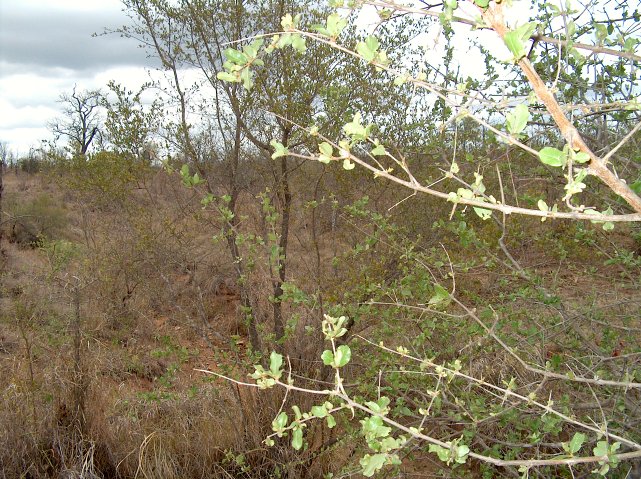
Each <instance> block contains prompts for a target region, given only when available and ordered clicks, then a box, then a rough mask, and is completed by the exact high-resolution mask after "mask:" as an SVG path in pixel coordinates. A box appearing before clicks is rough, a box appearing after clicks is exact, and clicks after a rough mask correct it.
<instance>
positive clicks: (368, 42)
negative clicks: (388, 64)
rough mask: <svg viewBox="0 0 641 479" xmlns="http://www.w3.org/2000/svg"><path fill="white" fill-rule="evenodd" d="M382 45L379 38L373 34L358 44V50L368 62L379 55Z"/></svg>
mask: <svg viewBox="0 0 641 479" xmlns="http://www.w3.org/2000/svg"><path fill="white" fill-rule="evenodd" d="M379 46H380V43H379V41H378V39H377V38H376V37H374V36H372V35H370V36H368V37H367V38H366V39H365V41H364V42H358V43H357V44H356V52H357V53H358V54H359V55H360V56H362V57H363V58H364V59H365V60H367V61H368V62H371V61H373V60H374V59H375V58H376V56H377V51H378V48H379Z"/></svg>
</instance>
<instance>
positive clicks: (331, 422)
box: [327, 415, 336, 429]
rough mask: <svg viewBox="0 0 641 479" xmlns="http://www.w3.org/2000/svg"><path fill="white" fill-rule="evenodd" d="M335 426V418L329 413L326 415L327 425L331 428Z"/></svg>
mask: <svg viewBox="0 0 641 479" xmlns="http://www.w3.org/2000/svg"><path fill="white" fill-rule="evenodd" d="M335 426H336V419H334V416H332V415H329V416H327V427H328V428H329V429H332V428H334V427H335Z"/></svg>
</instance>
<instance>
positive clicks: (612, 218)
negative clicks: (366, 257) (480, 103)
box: [294, 24, 641, 222]
mask: <svg viewBox="0 0 641 479" xmlns="http://www.w3.org/2000/svg"><path fill="white" fill-rule="evenodd" d="M294 31H295V32H296V33H299V34H301V35H304V36H306V37H309V38H311V39H313V40H315V41H319V42H321V43H325V44H327V45H329V46H331V47H333V48H336V49H338V50H340V51H342V52H344V53H346V54H348V55H351V56H353V57H356V58H359V59H361V60H363V61H366V59H365V58H363V57H362V56H361V55H359V54H358V53H356V52H355V51H352V50H350V49H348V48H346V47H343V46H341V45H338V44H337V43H336V42H334V41H332V40H330V39H328V38H325V37H323V36H322V35H318V34H315V33H310V32H305V31H302V30H294ZM506 32H507V29H506V27H505V24H503V35H505V33H506ZM497 33H498V32H497ZM522 62H526V63H527V65H529V68H528V69H527V72H529V73H530V74H531V75H532V80H531V81H534V82H535V83H532V86H533V88H534V89H535V91H536V92H537V94H538V93H539V92H541V95H543V97H539V98H540V99H541V101H542V102H543V103H544V104H545V105H546V107H547V108H548V111H549V112H550V114H551V115H552V117H553V119H554V120H555V123H556V124H557V126H558V127H559V129H560V130H561V133H562V134H563V136H564V137H565V138H566V139H567V140H568V143H570V144H571V145H573V146H578V147H579V148H580V149H581V150H583V151H585V152H586V153H588V155H590V158H591V159H592V161H591V163H590V165H589V169H590V172H591V173H592V174H593V175H594V176H597V177H598V178H600V179H601V180H602V181H603V182H604V183H606V184H607V185H608V186H609V187H610V188H611V189H612V190H613V191H614V192H615V193H617V194H618V195H619V196H621V197H622V198H624V199H625V200H626V201H627V202H628V204H630V205H631V206H632V207H633V208H634V209H635V210H636V213H632V214H622V215H601V214H591V213H580V212H578V211H574V212H553V211H542V210H535V209H530V208H521V207H515V206H510V205H503V204H500V203H486V202H483V201H480V200H476V199H467V198H459V199H458V200H457V204H463V205H469V206H473V207H479V208H485V209H488V210H495V211H500V212H502V213H505V214H522V215H528V216H538V217H542V218H562V219H572V220H589V221H598V222H636V221H641V198H639V197H638V196H637V195H636V193H635V192H634V191H632V190H631V189H630V187H629V186H628V185H627V184H626V183H625V182H624V181H623V180H621V179H619V178H618V177H617V176H616V175H615V174H614V173H612V172H611V171H610V170H609V169H608V168H607V166H605V165H604V164H603V160H601V159H599V158H598V157H597V156H596V155H595V154H594V153H593V152H592V151H591V150H590V149H589V148H588V147H587V145H585V142H583V140H582V139H581V136H580V134H579V133H578V131H577V130H576V128H575V127H574V125H572V124H571V123H570V121H569V120H568V119H567V117H566V116H565V114H564V113H563V111H562V110H561V107H560V106H559V104H558V102H557V101H556V99H555V98H554V96H553V95H552V93H551V92H550V91H549V89H548V88H547V87H546V86H545V84H544V82H543V80H542V79H541V78H540V77H539V76H538V74H537V73H536V72H535V71H534V68H533V67H532V65H531V63H530V62H529V60H527V58H526V59H523V60H521V62H519V64H521V63H522ZM373 64H374V66H376V67H377V68H380V69H382V70H385V71H386V72H388V73H390V74H394V75H397V76H398V75H400V72H397V71H395V70H394V69H392V68H389V67H388V66H387V65H383V64H380V63H373ZM528 78H529V77H528ZM408 82H411V83H412V84H414V85H416V86H419V87H422V88H425V89H427V90H428V91H430V92H431V93H433V94H435V95H437V96H438V97H439V98H441V99H442V100H444V101H445V102H446V103H447V104H448V105H450V106H452V107H454V108H459V107H460V105H458V104H457V103H455V102H454V101H453V100H452V99H451V98H449V97H448V96H447V95H445V94H443V93H441V92H440V91H439V90H438V89H437V88H436V87H435V86H434V85H432V84H430V83H428V82H426V81H422V80H417V79H413V78H409V79H408ZM461 95H463V94H461ZM548 104H549V105H551V106H548ZM550 108H551V109H550ZM461 114H462V115H467V116H469V117H470V118H472V119H473V120H474V121H476V122H477V123H478V124H480V125H482V126H484V127H486V128H488V129H489V130H490V131H492V132H493V133H495V134H496V135H498V136H500V137H501V138H503V139H504V140H505V141H506V142H507V143H509V144H513V145H515V146H518V147H519V148H521V149H523V150H525V151H527V152H529V153H531V154H533V155H535V156H537V157H538V152H537V151H536V150H534V149H533V148H531V147H529V146H527V145H525V144H524V143H521V142H520V141H519V140H517V139H516V138H514V137H513V136H511V135H509V134H507V133H505V132H502V131H501V130H499V129H497V128H496V127H494V126H492V125H491V124H490V123H489V122H487V121H485V120H483V119H482V118H478V117H477V116H475V115H473V114H471V113H470V112H469V111H467V110H465V111H464V112H462V113H461ZM559 122H560V123H559ZM319 136H320V135H319ZM323 139H324V140H325V141H327V142H328V143H330V144H332V145H333V146H334V147H335V148H338V145H336V144H335V143H333V142H331V141H330V140H329V139H327V138H323ZM294 156H298V157H300V158H305V159H315V158H314V157H311V156H305V155H294ZM349 158H350V159H351V160H352V161H354V162H355V163H358V164H360V165H361V166H363V167H365V168H367V169H369V170H370V171H372V172H373V173H374V174H375V176H377V177H378V176H380V177H383V178H386V179H389V180H391V181H394V182H395V183H397V184H399V185H402V186H405V187H407V188H410V189H412V190H414V191H417V192H422V193H426V194H430V195H432V196H436V197H438V198H442V199H446V200H447V199H449V193H443V192H441V191H438V190H434V189H432V188H429V187H425V186H423V185H420V184H418V183H417V182H416V181H407V180H403V179H401V178H398V177H397V176H395V175H392V174H391V173H389V172H388V171H387V170H384V169H383V168H377V167H375V166H372V165H371V164H369V163H368V162H366V161H364V160H362V159H360V158H358V157H356V156H355V155H353V154H351V153H350V155H349Z"/></svg>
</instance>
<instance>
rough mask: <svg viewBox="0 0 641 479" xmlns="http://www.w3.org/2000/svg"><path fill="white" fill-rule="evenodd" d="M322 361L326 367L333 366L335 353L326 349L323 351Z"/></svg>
mask: <svg viewBox="0 0 641 479" xmlns="http://www.w3.org/2000/svg"><path fill="white" fill-rule="evenodd" d="M321 359H322V360H323V364H324V365H325V366H332V365H333V364H334V353H333V352H332V351H330V350H329V349H326V350H325V351H323V354H321Z"/></svg>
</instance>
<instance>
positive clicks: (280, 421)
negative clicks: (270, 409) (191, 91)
mask: <svg viewBox="0 0 641 479" xmlns="http://www.w3.org/2000/svg"><path fill="white" fill-rule="evenodd" d="M288 420H289V418H288V417H287V413H286V412H285V411H283V412H281V413H280V414H279V415H278V416H277V417H276V418H275V419H274V420H273V421H272V430H273V431H274V432H276V433H278V434H279V437H280V435H281V434H282V431H283V430H284V429H285V428H286V427H287V421H288Z"/></svg>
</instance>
